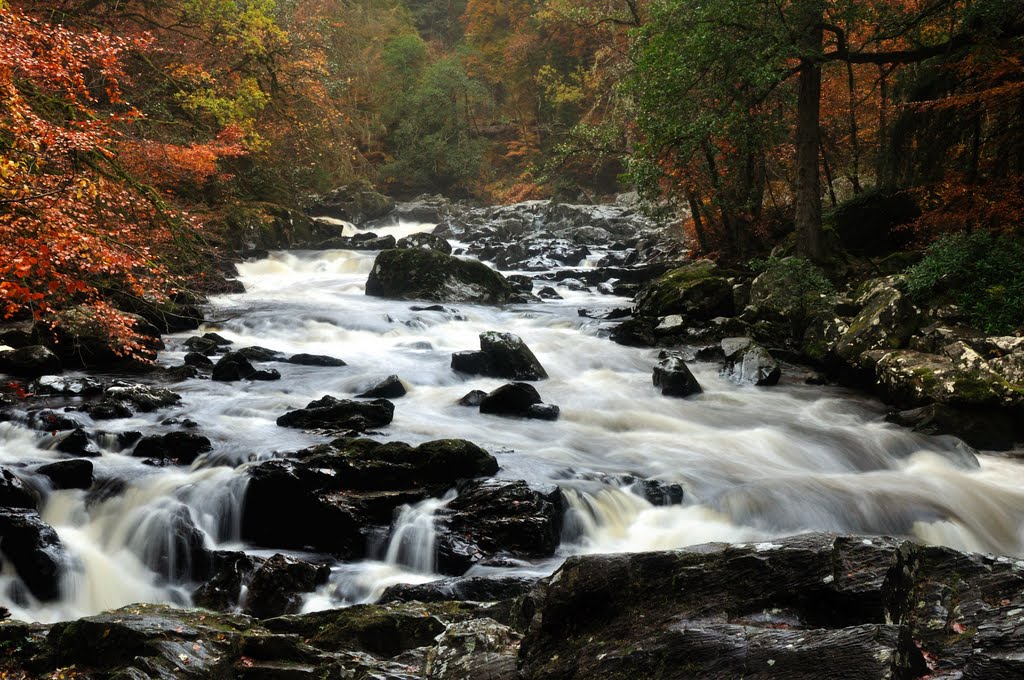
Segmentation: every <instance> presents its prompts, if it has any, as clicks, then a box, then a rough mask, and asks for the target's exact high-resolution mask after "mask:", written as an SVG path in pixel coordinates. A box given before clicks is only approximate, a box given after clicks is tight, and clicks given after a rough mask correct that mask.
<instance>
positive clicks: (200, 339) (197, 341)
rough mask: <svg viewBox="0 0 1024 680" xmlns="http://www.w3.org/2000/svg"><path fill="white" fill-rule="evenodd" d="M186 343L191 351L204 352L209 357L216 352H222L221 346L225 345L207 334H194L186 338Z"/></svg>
mask: <svg viewBox="0 0 1024 680" xmlns="http://www.w3.org/2000/svg"><path fill="white" fill-rule="evenodd" d="M184 345H185V347H187V348H188V349H189V350H190V351H191V352H194V353H196V354H202V355H203V356H207V357H209V356H213V355H214V354H217V353H218V352H220V351H221V347H222V346H223V345H222V344H221V343H219V342H217V341H216V340H214V339H213V338H208V337H206V336H199V335H193V336H192V337H190V338H186V339H185V342H184Z"/></svg>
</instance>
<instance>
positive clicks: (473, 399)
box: [456, 390, 487, 407]
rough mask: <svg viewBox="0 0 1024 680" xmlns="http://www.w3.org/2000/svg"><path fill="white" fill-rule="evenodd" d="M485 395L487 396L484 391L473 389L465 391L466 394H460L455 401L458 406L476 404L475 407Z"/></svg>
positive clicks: (481, 401)
mask: <svg viewBox="0 0 1024 680" xmlns="http://www.w3.org/2000/svg"><path fill="white" fill-rule="evenodd" d="M486 396H487V393H486V392H484V391H483V390H473V391H471V392H467V393H466V394H464V395H462V397H461V398H460V399H459V401H458V402H456V403H458V405H459V406H477V407H479V406H480V404H481V403H483V400H484V397H486Z"/></svg>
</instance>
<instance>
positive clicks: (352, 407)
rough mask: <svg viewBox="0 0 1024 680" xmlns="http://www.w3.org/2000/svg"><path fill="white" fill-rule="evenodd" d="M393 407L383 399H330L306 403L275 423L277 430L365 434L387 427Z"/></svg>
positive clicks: (325, 397)
mask: <svg viewBox="0 0 1024 680" xmlns="http://www.w3.org/2000/svg"><path fill="white" fill-rule="evenodd" d="M394 415H395V405H394V404H392V403H391V402H390V401H388V400H387V399H374V400H373V401H368V402H367V401H352V400H350V399H337V398H335V397H332V396H330V395H327V396H324V397H322V398H320V399H317V400H315V401H311V402H309V404H307V405H306V408H302V409H296V410H294V411H289V412H288V413H285V414H284V415H283V416H281V417H280V418H278V419H277V424H278V425H280V426H281V427H295V428H300V429H304V430H326V431H331V432H346V431H357V432H365V431H366V430H370V429H373V428H375V427H384V426H385V425H387V424H389V423H390V422H391V420H392V418H394Z"/></svg>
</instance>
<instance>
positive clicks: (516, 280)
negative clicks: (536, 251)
mask: <svg viewBox="0 0 1024 680" xmlns="http://www.w3.org/2000/svg"><path fill="white" fill-rule="evenodd" d="M505 279H506V280H507V281H508V282H509V284H510V285H511V286H512V289H513V290H515V292H517V293H532V292H533V279H532V278H530V277H529V276H523V275H522V274H512V275H511V276H506V277H505Z"/></svg>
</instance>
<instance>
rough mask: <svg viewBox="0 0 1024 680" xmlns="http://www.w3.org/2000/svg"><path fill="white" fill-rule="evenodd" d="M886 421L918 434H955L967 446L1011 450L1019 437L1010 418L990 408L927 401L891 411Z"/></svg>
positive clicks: (992, 449) (991, 449) (988, 449)
mask: <svg viewBox="0 0 1024 680" xmlns="http://www.w3.org/2000/svg"><path fill="white" fill-rule="evenodd" d="M886 420H888V421H889V422H890V423H895V424H897V425H901V426H903V427H909V428H912V429H913V430H914V432H920V433H921V434H927V435H933V436H936V435H952V436H954V437H959V438H960V439H962V440H964V441H965V442H967V443H968V444H970V445H971V446H974V447H976V448H979V449H982V450H986V451H1006V450H1008V449H1012V448H1013V446H1014V444H1015V443H1016V442H1017V439H1018V437H1019V435H1018V429H1019V428H1018V427H1016V423H1015V422H1014V419H1013V418H1012V417H1008V416H1007V414H1005V413H1001V412H999V411H994V410H984V409H983V410H977V409H966V408H960V407H956V406H947V405H945V404H929V405H927V406H921V407H918V408H913V409H907V410H905V411H894V412H892V413H890V414H889V415H887V416H886Z"/></svg>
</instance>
